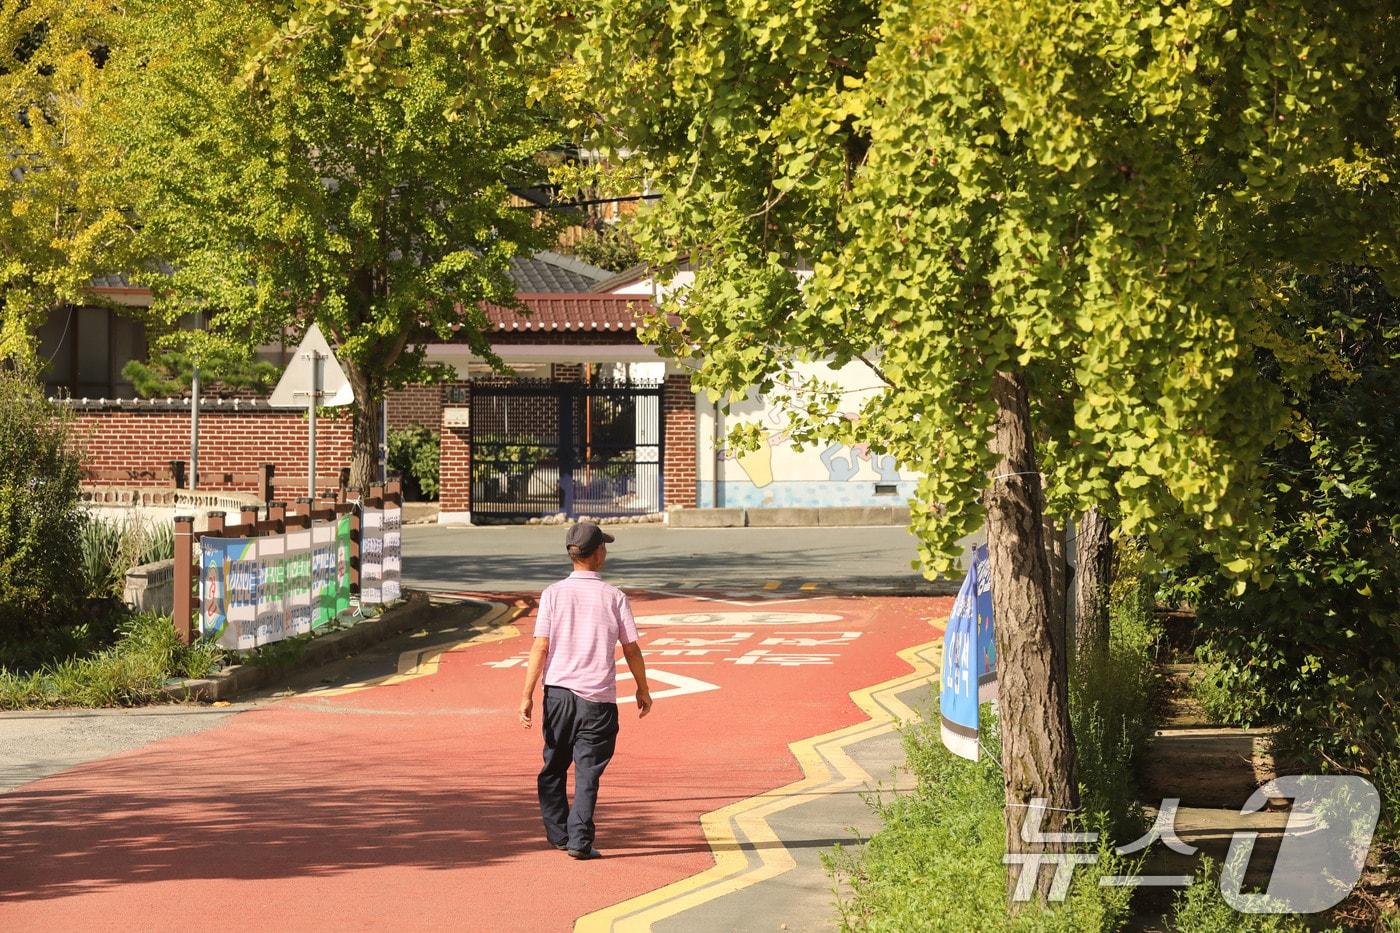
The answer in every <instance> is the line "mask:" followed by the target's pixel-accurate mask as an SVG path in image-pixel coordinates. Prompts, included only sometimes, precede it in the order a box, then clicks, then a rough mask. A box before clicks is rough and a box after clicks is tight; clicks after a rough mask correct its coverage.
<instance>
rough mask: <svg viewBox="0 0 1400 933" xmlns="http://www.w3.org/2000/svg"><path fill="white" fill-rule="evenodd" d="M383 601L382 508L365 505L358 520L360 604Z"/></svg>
mask: <svg viewBox="0 0 1400 933" xmlns="http://www.w3.org/2000/svg"><path fill="white" fill-rule="evenodd" d="M384 601H385V600H384V510H383V509H379V508H370V507H368V506H366V507H365V509H364V512H363V513H362V516H361V521H360V604H361V605H364V606H373V605H377V604H379V603H382V602H384Z"/></svg>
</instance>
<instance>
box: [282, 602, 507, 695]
mask: <svg viewBox="0 0 1400 933" xmlns="http://www.w3.org/2000/svg"><path fill="white" fill-rule="evenodd" d="M488 605H491V606H494V607H495V608H494V609H492V610H491V611H490V612H488V613H487V614H486V615H485V616H483V617H481V618H480V619H478V620H477V621H475V622H473V623H472V625H471V629H472V633H473V634H472V635H470V636H469V637H467V638H464V639H462V640H461V641H456V642H452V643H451V644H447V645H435V646H433V647H431V648H414V649H410V650H408V651H405V652H403V653H402V654H400V655H399V663H398V671H397V673H393V674H386V675H385V676H383V677H375V678H372V679H370V680H361V681H357V682H356V683H353V684H345V685H343V686H340V687H332V688H330V689H328V690H310V691H307V694H306V695H307V696H308V697H316V698H318V699H319V698H321V697H334V696H342V695H344V694H347V693H358V692H360V691H361V690H368V689H369V688H370V687H387V686H391V685H393V684H401V683H403V682H405V681H408V680H416V679H417V678H419V677H430V676H432V675H433V674H436V673H437V672H438V666H439V665H440V664H441V662H442V656H443V655H444V654H447V653H448V652H449V651H460V650H462V649H463V648H470V647H471V646H473V645H483V644H486V643H487V642H493V641H504V640H505V639H507V638H514V637H515V636H517V635H519V634H520V630H519V629H518V628H516V627H515V626H514V625H510V624H507V623H509V622H513V621H515V620H516V619H518V618H520V616H521V615H523V614H524V613H525V609H524V608H523V607H521V606H507V605H504V604H503V603H488Z"/></svg>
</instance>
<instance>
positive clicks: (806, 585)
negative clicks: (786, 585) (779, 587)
mask: <svg viewBox="0 0 1400 933" xmlns="http://www.w3.org/2000/svg"><path fill="white" fill-rule="evenodd" d="M816 588H817V585H816V584H815V583H804V584H802V585H801V586H799V587H798V589H799V590H806V591H807V592H809V593H810V592H811V591H812V590H815V589H816Z"/></svg>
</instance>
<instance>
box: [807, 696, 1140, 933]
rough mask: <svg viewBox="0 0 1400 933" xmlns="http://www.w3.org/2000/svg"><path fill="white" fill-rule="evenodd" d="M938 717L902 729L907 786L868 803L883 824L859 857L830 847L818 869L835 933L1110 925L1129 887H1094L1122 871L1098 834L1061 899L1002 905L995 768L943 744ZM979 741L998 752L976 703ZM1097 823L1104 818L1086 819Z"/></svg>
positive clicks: (1125, 903)
mask: <svg viewBox="0 0 1400 933" xmlns="http://www.w3.org/2000/svg"><path fill="white" fill-rule="evenodd" d="M936 720H937V717H932V718H931V719H926V720H925V721H923V722H918V723H915V724H912V725H910V726H908V727H906V728H905V730H904V749H905V753H906V755H907V761H908V765H909V768H910V769H911V770H912V771H913V773H914V774H915V775H916V777H917V779H918V783H917V786H916V788H915V790H914V791H913V793H910V794H901V795H898V796H894V797H880V798H877V799H874V800H873V801H872V805H873V806H874V807H875V810H876V811H877V812H878V813H879V815H880V818H881V820H882V821H883V823H884V827H883V828H882V829H881V830H880V831H879V832H877V833H876V834H875V835H874V836H873V837H872V838H871V839H870V841H869V842H868V843H867V844H866V846H865V849H864V851H863V852H862V853H861V854H860V855H859V856H856V855H852V854H851V853H850V852H848V851H846V850H841V849H838V850H837V851H836V852H835V853H833V854H830V855H824V856H823V858H824V860H825V862H826V865H827V868H828V870H829V871H831V872H832V873H833V874H834V875H835V877H836V878H837V879H838V881H840V882H842V883H843V884H844V886H845V887H846V888H847V889H848V890H849V892H850V894H849V896H846V897H839V898H838V907H839V910H840V921H841V929H842V930H852V931H854V930H861V931H898V933H904V931H908V930H928V931H942V930H948V931H965V930H985V931H991V930H1005V931H1017V933H1021V931H1025V933H1030V931H1036V933H1040V931H1045V933H1050V931H1089V930H1103V931H1109V930H1117V929H1119V928H1120V927H1121V926H1122V925H1123V923H1124V921H1125V920H1126V919H1127V917H1128V908H1129V901H1130V899H1131V893H1130V891H1129V890H1128V889H1126V888H1101V887H1099V884H1098V879H1099V878H1100V877H1101V876H1103V875H1112V874H1121V873H1124V872H1126V871H1127V870H1128V866H1127V863H1126V860H1125V859H1123V858H1122V857H1120V856H1118V855H1116V854H1114V852H1113V850H1112V847H1111V846H1110V845H1109V844H1108V842H1107V840H1106V839H1105V840H1104V843H1103V845H1102V846H1101V847H1100V849H1099V860H1098V862H1097V863H1095V864H1093V865H1087V866H1083V867H1080V868H1079V869H1077V870H1076V871H1075V873H1074V881H1073V882H1072V884H1071V886H1070V892H1069V896H1068V898H1067V899H1066V900H1065V902H1064V903H1063V904H1060V905H1056V906H1054V907H1052V908H1049V909H1047V908H1042V907H1039V906H1037V905H1034V904H1027V905H1025V908H1024V909H1023V910H1022V911H1020V912H1019V913H1018V914H1017V915H1016V916H1015V917H1009V916H1008V915H1007V911H1006V868H1005V867H1004V866H1003V865H1002V861H1001V859H1002V853H1003V851H1004V843H1005V834H1006V830H1005V826H1004V823H1003V817H1002V801H1003V795H1004V791H1003V788H1002V778H1001V770H1000V768H999V766H998V764H997V759H996V758H995V757H984V758H982V759H981V760H979V761H975V762H973V761H966V760H964V759H961V758H957V757H955V756H954V755H953V754H952V753H951V752H949V751H948V750H947V749H946V748H944V747H943V742H942V740H941V739H940V738H939V735H938V726H937V724H936ZM989 720H990V721H991V722H992V723H993V725H992V726H991V728H985V727H984V735H983V740H982V741H983V745H984V746H987V747H988V748H989V750H990V751H991V753H992V754H993V755H995V754H997V752H998V750H999V749H998V745H999V741H998V738H997V736H996V734H995V732H996V730H995V725H994V723H995V716H994V715H993V714H991V713H990V710H989V709H984V717H983V720H982V721H983V723H987V722H988V721H989ZM1089 823H1090V828H1091V829H1092V828H1102V826H1103V824H1104V821H1103V820H1102V819H1099V818H1095V819H1092V820H1090V821H1089Z"/></svg>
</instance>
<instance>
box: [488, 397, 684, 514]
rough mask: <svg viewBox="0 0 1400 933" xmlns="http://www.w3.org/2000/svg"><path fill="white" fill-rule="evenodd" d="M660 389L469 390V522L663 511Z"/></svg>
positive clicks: (662, 430) (663, 430) (662, 421)
mask: <svg viewBox="0 0 1400 933" xmlns="http://www.w3.org/2000/svg"><path fill="white" fill-rule="evenodd" d="M663 419H664V415H663V412H662V406H661V385H660V384H659V383H645V384H638V383H598V384H593V385H583V384H581V383H560V382H530V381H518V382H511V383H497V384H492V383H477V384H475V385H473V386H472V410H471V428H470V432H471V445H472V453H471V484H472V501H471V512H472V521H473V522H474V523H477V524H488V523H491V522H521V521H525V520H526V519H529V518H535V517H543V516H546V515H555V514H558V513H560V512H562V513H564V514H565V515H567V516H569V517H571V518H575V517H579V516H585V515H586V516H593V517H598V518H603V517H609V516H618V515H646V514H648V513H651V512H659V511H661V509H662V506H663V501H662V482H661V480H662V471H661V463H662V458H663V457H664V455H665V450H664V445H663V439H664V437H665V424H664V420H663Z"/></svg>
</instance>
